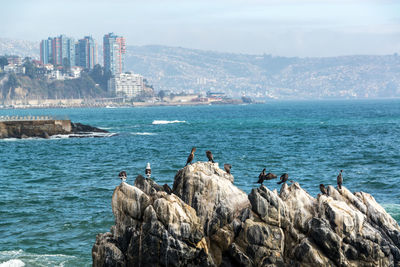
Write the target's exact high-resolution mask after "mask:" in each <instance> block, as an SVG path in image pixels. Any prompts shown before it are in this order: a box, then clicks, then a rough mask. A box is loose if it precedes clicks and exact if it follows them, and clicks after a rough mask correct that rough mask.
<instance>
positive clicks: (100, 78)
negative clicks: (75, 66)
mask: <svg viewBox="0 0 400 267" xmlns="http://www.w3.org/2000/svg"><path fill="white" fill-rule="evenodd" d="M89 76H90V77H91V78H92V79H93V81H94V82H95V83H97V84H99V85H100V87H101V88H102V89H103V90H104V91H107V85H108V80H110V79H111V72H110V71H109V70H106V69H105V68H103V67H102V66H100V65H99V64H97V65H95V66H94V68H93V69H92V70H91V71H89Z"/></svg>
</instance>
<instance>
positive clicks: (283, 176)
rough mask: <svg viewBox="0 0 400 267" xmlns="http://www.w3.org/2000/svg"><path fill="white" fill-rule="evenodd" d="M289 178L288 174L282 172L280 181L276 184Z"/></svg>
mask: <svg viewBox="0 0 400 267" xmlns="http://www.w3.org/2000/svg"><path fill="white" fill-rule="evenodd" d="M288 179H289V174H287V173H284V174H282V175H281V178H280V181H279V182H277V184H281V183H285V182H286V181H287V180H288Z"/></svg>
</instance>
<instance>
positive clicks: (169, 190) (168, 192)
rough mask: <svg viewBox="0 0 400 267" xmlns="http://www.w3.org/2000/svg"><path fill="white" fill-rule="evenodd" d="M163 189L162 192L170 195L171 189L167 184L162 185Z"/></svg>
mask: <svg viewBox="0 0 400 267" xmlns="http://www.w3.org/2000/svg"><path fill="white" fill-rule="evenodd" d="M163 188H164V191H165V192H167V194H168V195H171V193H172V189H171V187H169V185H168V184H164V185H163Z"/></svg>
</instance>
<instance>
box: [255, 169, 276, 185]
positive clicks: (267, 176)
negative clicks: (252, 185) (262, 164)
mask: <svg viewBox="0 0 400 267" xmlns="http://www.w3.org/2000/svg"><path fill="white" fill-rule="evenodd" d="M277 177H278V176H276V175H275V174H273V173H270V172H269V173H267V174H265V168H264V169H263V170H262V172H261V173H260V175H259V176H258V181H257V183H259V184H262V183H263V182H264V180H271V179H274V178H277Z"/></svg>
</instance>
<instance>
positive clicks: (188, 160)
mask: <svg viewBox="0 0 400 267" xmlns="http://www.w3.org/2000/svg"><path fill="white" fill-rule="evenodd" d="M194 152H196V148H195V147H193V148H192V152H190V155H189V157H188V158H187V161H186V165H188V164H189V163H190V164H192V160H193V158H194ZM186 165H185V166H186Z"/></svg>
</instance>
